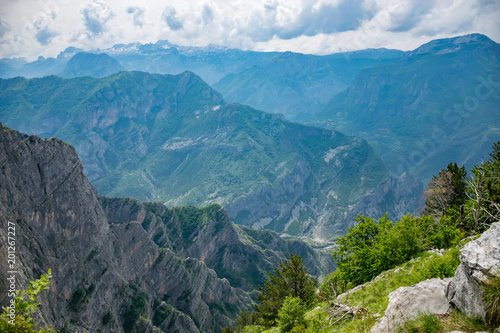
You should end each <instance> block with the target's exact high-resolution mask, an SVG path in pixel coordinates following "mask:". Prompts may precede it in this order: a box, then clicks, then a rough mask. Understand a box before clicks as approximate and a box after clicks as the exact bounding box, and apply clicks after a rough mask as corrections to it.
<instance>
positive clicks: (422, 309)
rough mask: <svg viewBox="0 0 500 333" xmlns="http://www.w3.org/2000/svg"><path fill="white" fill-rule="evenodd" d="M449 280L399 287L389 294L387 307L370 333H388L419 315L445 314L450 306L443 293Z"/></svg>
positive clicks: (434, 280) (435, 280)
mask: <svg viewBox="0 0 500 333" xmlns="http://www.w3.org/2000/svg"><path fill="white" fill-rule="evenodd" d="M450 281H451V278H447V279H439V278H436V279H430V280H426V281H422V282H420V283H418V284H416V285H413V286H411V287H401V288H398V289H396V290H395V291H393V292H392V293H390V294H389V305H388V306H387V310H386V311H385V316H384V317H382V318H381V319H380V320H379V321H378V322H377V323H376V324H375V326H374V327H373V328H372V330H371V332H372V333H390V332H393V331H394V329H395V328H396V327H398V326H399V325H401V324H403V323H404V322H405V321H408V320H411V319H414V318H416V317H418V315H419V314H421V313H435V314H445V313H446V312H448V310H449V308H450V304H449V302H448V299H447V298H446V295H445V293H444V291H445V288H446V286H447V285H448V284H449V283H450Z"/></svg>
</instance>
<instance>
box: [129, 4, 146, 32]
mask: <svg viewBox="0 0 500 333" xmlns="http://www.w3.org/2000/svg"><path fill="white" fill-rule="evenodd" d="M127 13H128V14H131V15H132V17H133V22H134V24H135V25H136V26H138V27H142V26H143V25H144V21H145V16H144V9H143V8H141V7H139V6H130V7H128V8H127Z"/></svg>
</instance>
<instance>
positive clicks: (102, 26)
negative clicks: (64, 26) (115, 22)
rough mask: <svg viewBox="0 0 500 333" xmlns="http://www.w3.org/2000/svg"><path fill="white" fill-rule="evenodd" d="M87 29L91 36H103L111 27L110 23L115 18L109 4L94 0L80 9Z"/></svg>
mask: <svg viewBox="0 0 500 333" xmlns="http://www.w3.org/2000/svg"><path fill="white" fill-rule="evenodd" d="M80 13H81V14H82V19H83V23H84V25H85V27H86V28H87V29H88V32H89V36H91V37H94V36H98V35H101V34H102V33H103V32H104V31H107V30H108V29H109V28H110V27H109V25H108V21H109V20H110V19H111V18H112V17H113V16H115V14H114V13H113V11H112V10H111V7H110V6H109V5H108V3H107V2H105V1H102V0H92V1H90V2H88V3H86V4H85V5H83V6H82V7H81V8H80Z"/></svg>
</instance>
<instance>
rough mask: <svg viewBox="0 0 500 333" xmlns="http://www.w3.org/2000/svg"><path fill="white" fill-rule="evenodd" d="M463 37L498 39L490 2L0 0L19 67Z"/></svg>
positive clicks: (0, 53) (4, 40) (401, 45)
mask: <svg viewBox="0 0 500 333" xmlns="http://www.w3.org/2000/svg"><path fill="white" fill-rule="evenodd" d="M469 33H482V34H485V35H487V36H488V37H490V38H491V39H493V40H494V41H496V42H499V41H500V0H465V1H462V0H405V1H394V0H251V1H250V0H227V1H226V0H190V1H183V0H176V1H171V0H169V1H149V0H148V1H127V0H0V58H4V57H9V58H10V57H24V58H26V59H27V60H34V59H36V58H38V56H44V57H49V56H50V57H54V56H57V54H59V52H61V51H63V50H64V49H65V48H67V47H69V46H75V47H78V48H82V49H84V50H95V49H97V48H100V49H106V48H109V47H111V46H113V45H114V44H119V43H132V42H140V43H142V44H146V43H155V42H156V41H158V40H168V41H170V42H171V43H174V44H177V45H185V46H205V45H208V44H216V45H220V46H226V47H231V48H239V49H244V50H257V51H294V52H301V53H311V54H328V53H336V52H345V51H353V50H360V49H367V48H379V47H386V48H393V49H400V50H412V49H415V48H417V47H418V46H420V45H421V44H424V43H426V42H428V41H430V40H433V39H438V38H447V37H453V36H459V35H464V34H469Z"/></svg>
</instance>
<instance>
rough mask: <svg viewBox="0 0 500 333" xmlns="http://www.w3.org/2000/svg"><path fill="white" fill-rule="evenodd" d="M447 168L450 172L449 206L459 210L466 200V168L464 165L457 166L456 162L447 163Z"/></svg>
mask: <svg viewBox="0 0 500 333" xmlns="http://www.w3.org/2000/svg"><path fill="white" fill-rule="evenodd" d="M447 170H448V171H449V172H450V173H451V193H450V201H449V204H448V206H449V208H454V209H457V210H460V207H461V206H462V205H463V204H464V203H465V201H466V200H467V170H465V166H462V167H461V168H459V167H458V165H457V163H450V164H448V167H447Z"/></svg>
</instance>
